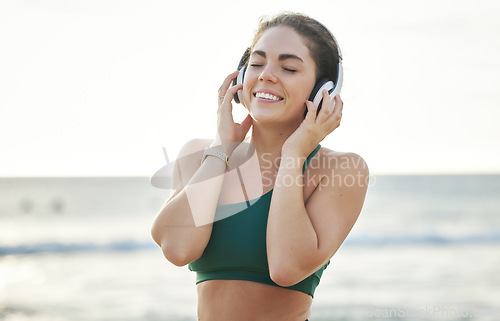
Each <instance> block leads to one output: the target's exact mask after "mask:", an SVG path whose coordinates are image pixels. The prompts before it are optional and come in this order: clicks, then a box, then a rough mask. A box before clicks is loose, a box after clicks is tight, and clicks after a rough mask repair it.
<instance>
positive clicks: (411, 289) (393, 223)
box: [0, 0, 500, 321]
mask: <svg viewBox="0 0 500 321" xmlns="http://www.w3.org/2000/svg"><path fill="white" fill-rule="evenodd" d="M282 11H296V12H302V13H305V14H308V15H310V16H312V17H313V18H316V19H318V20H319V21H321V22H323V23H324V24H325V25H326V26H327V27H328V28H329V29H330V30H331V31H332V32H333V33H334V34H335V36H336V38H337V40H338V42H339V44H340V46H341V49H342V53H343V56H344V60H343V65H344V74H345V79H344V87H343V90H342V99H343V100H344V111H343V120H342V126H341V127H340V128H339V129H337V130H336V131H335V132H334V133H333V134H332V135H330V136H329V137H327V138H326V139H325V140H324V141H323V142H322V143H321V144H322V145H323V146H325V147H329V148H331V149H335V150H344V151H354V152H356V153H358V154H360V155H361V156H363V158H364V159H365V160H366V161H367V163H368V164H369V166H370V171H371V180H370V187H369V190H368V194H367V199H366V203H365V207H364V209H363V211H362V214H361V216H360V219H359V220H358V223H357V224H356V226H355V227H354V229H353V231H352V233H351V234H350V235H349V237H348V239H347V240H346V242H345V244H344V245H343V246H342V247H341V249H340V250H339V252H338V253H337V254H336V255H335V256H334V259H333V260H332V264H331V265H330V266H329V267H328V269H327V270H326V271H325V274H324V276H323V278H322V282H321V284H320V286H319V287H318V290H317V292H316V293H317V294H316V296H315V300H314V305H313V311H312V316H311V318H310V319H311V320H313V321H315V320H350V321H351V320H366V319H388V320H405V319H414V320H415V319H416V320H462V319H469V320H481V321H486V320H498V319H500V308H499V305H498V302H497V301H495V298H498V297H499V295H500V276H499V273H498V266H499V265H500V257H499V256H498V253H499V250H500V218H499V217H500V216H499V214H500V198H499V197H498V196H499V195H500V150H499V147H500V146H499V144H498V139H499V138H500V129H499V127H498V126H496V119H499V118H500V108H498V107H499V103H500V99H499V97H498V90H497V88H496V85H495V84H498V83H499V80H500V79H499V77H500V76H499V75H500V59H499V58H498V57H500V38H499V37H498V32H499V31H500V23H499V22H498V16H500V4H498V3H497V2H494V1H484V0H479V1H476V2H474V3H471V2H466V1H419V2H417V1H395V0H387V1H368V0H362V1H307V2H304V1H286V2H285V1H274V2H270V1H254V2H249V3H244V4H239V3H236V2H234V1H211V2H201V1H200V2H199V3H196V2H195V3H193V2H184V3H176V4H171V3H167V2H162V1H141V2H139V1H110V0H104V1H79V0H75V1H55V0H47V1H38V2H33V1H21V0H16V1H14V0H0V88H1V89H0V319H3V320H9V321H12V320H77V321H79V320H196V288H195V285H194V283H195V277H194V273H191V272H189V271H188V270H187V268H178V267H175V266H173V265H171V264H169V263H168V262H167V261H166V260H165V259H164V258H163V256H162V253H161V251H160V250H159V248H157V247H156V245H155V244H154V243H153V242H152V240H151V238H150V235H149V230H150V226H151V223H152V221H153V219H154V217H155V215H156V213H157V211H158V209H159V208H160V207H161V205H162V204H163V202H164V201H165V200H166V197H167V196H168V193H169V191H168V190H162V189H158V188H155V187H153V186H151V184H150V183H149V177H150V176H151V175H152V174H154V173H155V172H156V170H158V169H159V168H160V167H162V166H163V165H165V157H164V155H163V151H162V147H165V149H166V150H167V152H168V155H169V157H170V159H171V160H172V159H174V158H175V156H176V155H177V153H178V151H179V149H180V147H181V146H182V144H183V143H184V142H185V141H187V140H189V139H191V138H212V137H213V136H214V134H215V130H216V110H217V102H216V99H217V89H218V88H219V86H220V85H221V83H222V81H223V79H224V78H225V77H226V75H227V74H229V73H231V72H232V71H233V70H235V68H236V66H237V63H238V61H239V59H240V56H241V55H242V53H243V51H244V49H245V48H246V47H247V46H248V45H249V44H250V42H251V39H252V37H253V33H254V32H255V30H256V28H257V25H258V21H259V19H260V18H261V17H263V16H269V15H273V14H276V13H279V12H282ZM234 114H235V118H236V119H237V120H241V119H243V118H244V117H245V115H246V114H245V111H244V109H243V107H241V106H240V105H235V106H234Z"/></svg>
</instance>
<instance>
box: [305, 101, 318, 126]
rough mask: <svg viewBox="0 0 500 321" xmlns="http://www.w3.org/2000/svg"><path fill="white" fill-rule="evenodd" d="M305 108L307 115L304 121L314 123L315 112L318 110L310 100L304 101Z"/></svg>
mask: <svg viewBox="0 0 500 321" xmlns="http://www.w3.org/2000/svg"><path fill="white" fill-rule="evenodd" d="M306 107H307V114H306V118H305V121H308V122H312V123H314V122H315V121H316V112H317V110H318V108H316V105H315V104H314V103H313V102H312V101H310V100H306Z"/></svg>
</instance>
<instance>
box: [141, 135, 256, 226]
mask: <svg viewBox="0 0 500 321" xmlns="http://www.w3.org/2000/svg"><path fill="white" fill-rule="evenodd" d="M162 148H163V154H164V156H165V161H166V164H165V165H164V166H163V167H162V168H160V169H159V170H157V171H156V172H155V173H154V174H153V175H152V176H151V178H150V181H151V185H153V186H154V187H156V188H160V189H167V190H173V189H175V190H181V189H183V188H184V191H185V194H186V196H187V199H188V205H189V208H190V210H191V214H192V215H193V219H194V222H195V225H196V226H201V225H205V224H209V223H212V222H215V221H218V220H221V219H224V218H226V217H229V216H231V215H234V214H237V213H240V212H241V211H243V210H245V209H246V208H248V207H250V206H251V205H252V204H254V203H255V202H257V201H258V200H259V199H260V197H261V196H262V194H263V187H262V177H261V171H260V167H259V165H258V160H257V154H256V153H255V148H254V147H253V145H251V144H248V143H241V144H240V145H239V148H245V150H248V151H249V152H248V153H246V155H248V156H247V157H246V158H243V159H237V160H233V161H232V166H231V167H232V168H234V169H232V170H230V171H227V172H225V173H224V174H214V173H208V174H206V173H203V172H200V171H199V172H197V173H196V174H195V175H193V176H192V177H190V176H191V175H192V174H191V173H190V172H191V171H189V170H187V169H188V168H190V167H191V168H192V164H195V163H196V162H197V163H198V164H199V162H200V160H201V157H202V155H203V150H199V151H196V152H193V153H190V154H188V155H183V156H182V157H180V158H178V159H176V160H175V161H172V162H171V161H170V160H169V158H168V154H167V149H166V148H165V147H162ZM240 167H241V168H244V170H243V171H242V170H240ZM221 176H223V177H222V179H223V182H224V184H223V185H222V190H221V192H220V195H219V197H218V201H217V210H216V212H215V214H211V213H207V211H206V208H207V204H210V203H211V202H213V199H214V195H213V194H212V195H211V194H210V191H212V190H214V186H217V185H218V184H220V179H221ZM218 181H219V182H218ZM174 184H176V186H174Z"/></svg>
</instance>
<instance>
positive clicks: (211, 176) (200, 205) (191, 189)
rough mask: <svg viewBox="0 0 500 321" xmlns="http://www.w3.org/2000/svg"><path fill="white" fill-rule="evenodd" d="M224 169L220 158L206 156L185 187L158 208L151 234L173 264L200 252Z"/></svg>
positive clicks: (208, 237)
mask: <svg viewBox="0 0 500 321" xmlns="http://www.w3.org/2000/svg"><path fill="white" fill-rule="evenodd" d="M225 170H226V164H225V163H224V162H223V161H221V160H220V159H218V158H215V157H212V156H209V157H207V158H206V160H205V161H204V162H203V164H201V166H200V167H199V169H198V170H197V171H196V172H195V174H194V175H193V177H192V178H191V179H190V181H189V182H188V183H187V184H186V186H185V187H184V188H183V189H182V190H181V191H180V192H179V193H178V194H177V195H175V196H174V197H173V198H171V199H170V200H169V201H168V202H167V203H166V204H165V205H164V206H163V208H162V209H161V210H160V212H159V214H158V217H157V219H156V220H155V222H154V224H153V228H152V236H153V239H154V240H155V242H156V243H158V245H160V246H161V248H162V250H163V253H164V254H165V257H167V259H168V260H169V261H171V262H172V263H174V264H176V265H184V264H187V263H189V262H191V261H193V260H195V259H196V258H198V257H199V256H200V255H201V254H202V253H203V250H204V249H205V247H206V245H207V243H208V240H209V239H210V235H211V232H212V224H211V223H212V222H213V219H214V214H215V211H216V208H217V201H218V198H219V194H220V191H221V187H222V182H223V179H224V172H225Z"/></svg>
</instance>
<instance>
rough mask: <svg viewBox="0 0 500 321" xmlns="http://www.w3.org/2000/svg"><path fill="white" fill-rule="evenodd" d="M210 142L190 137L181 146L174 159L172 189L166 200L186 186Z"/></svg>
mask: <svg viewBox="0 0 500 321" xmlns="http://www.w3.org/2000/svg"><path fill="white" fill-rule="evenodd" d="M211 142H212V141H211V140H209V139H192V140H189V141H188V142H186V143H185V144H184V145H183V146H182V148H181V150H180V151H179V155H178V156H177V159H175V161H174V162H175V164H174V169H173V173H172V190H171V192H170V196H169V198H168V200H167V202H168V201H169V200H171V199H172V198H174V197H175V196H177V194H179V193H180V192H182V190H183V189H184V188H185V187H186V185H187V184H188V182H189V180H191V178H192V177H193V175H194V173H195V172H196V171H197V170H198V168H199V167H200V160H201V156H202V154H203V150H204V149H205V148H207V147H208V146H210V144H211Z"/></svg>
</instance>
